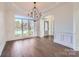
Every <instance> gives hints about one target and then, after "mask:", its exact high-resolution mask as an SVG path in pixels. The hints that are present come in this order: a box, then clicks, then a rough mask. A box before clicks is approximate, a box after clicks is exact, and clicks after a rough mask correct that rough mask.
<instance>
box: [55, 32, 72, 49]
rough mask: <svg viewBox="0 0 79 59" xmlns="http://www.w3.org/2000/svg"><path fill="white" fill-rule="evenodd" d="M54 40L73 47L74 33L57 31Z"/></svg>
mask: <svg viewBox="0 0 79 59" xmlns="http://www.w3.org/2000/svg"><path fill="white" fill-rule="evenodd" d="M54 42H56V43H58V44H62V45H64V46H67V47H70V48H73V34H72V33H66V32H64V33H62V32H60V33H55V34H54Z"/></svg>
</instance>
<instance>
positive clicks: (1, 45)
mask: <svg viewBox="0 0 79 59" xmlns="http://www.w3.org/2000/svg"><path fill="white" fill-rule="evenodd" d="M5 44H6V42H2V43H0V56H1V54H2V51H3V49H4V47H5Z"/></svg>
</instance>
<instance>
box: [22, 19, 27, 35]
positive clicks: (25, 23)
mask: <svg viewBox="0 0 79 59" xmlns="http://www.w3.org/2000/svg"><path fill="white" fill-rule="evenodd" d="M23 35H28V20H26V19H23Z"/></svg>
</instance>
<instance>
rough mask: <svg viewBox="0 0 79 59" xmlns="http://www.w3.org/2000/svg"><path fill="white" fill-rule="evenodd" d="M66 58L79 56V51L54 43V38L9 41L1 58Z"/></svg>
mask: <svg viewBox="0 0 79 59" xmlns="http://www.w3.org/2000/svg"><path fill="white" fill-rule="evenodd" d="M53 56H54V57H58V56H59V57H60V56H62V57H64V56H68V57H69V56H79V52H78V51H73V50H72V49H70V48H67V47H65V46H63V45H60V44H57V43H54V42H53V37H44V38H30V39H23V40H17V41H9V42H7V43H6V46H5V48H4V50H3V52H2V55H1V57H53Z"/></svg>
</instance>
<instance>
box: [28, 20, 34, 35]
mask: <svg viewBox="0 0 79 59" xmlns="http://www.w3.org/2000/svg"><path fill="white" fill-rule="evenodd" d="M33 33H34V22H33V21H32V20H29V23H28V34H29V35H33Z"/></svg>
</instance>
